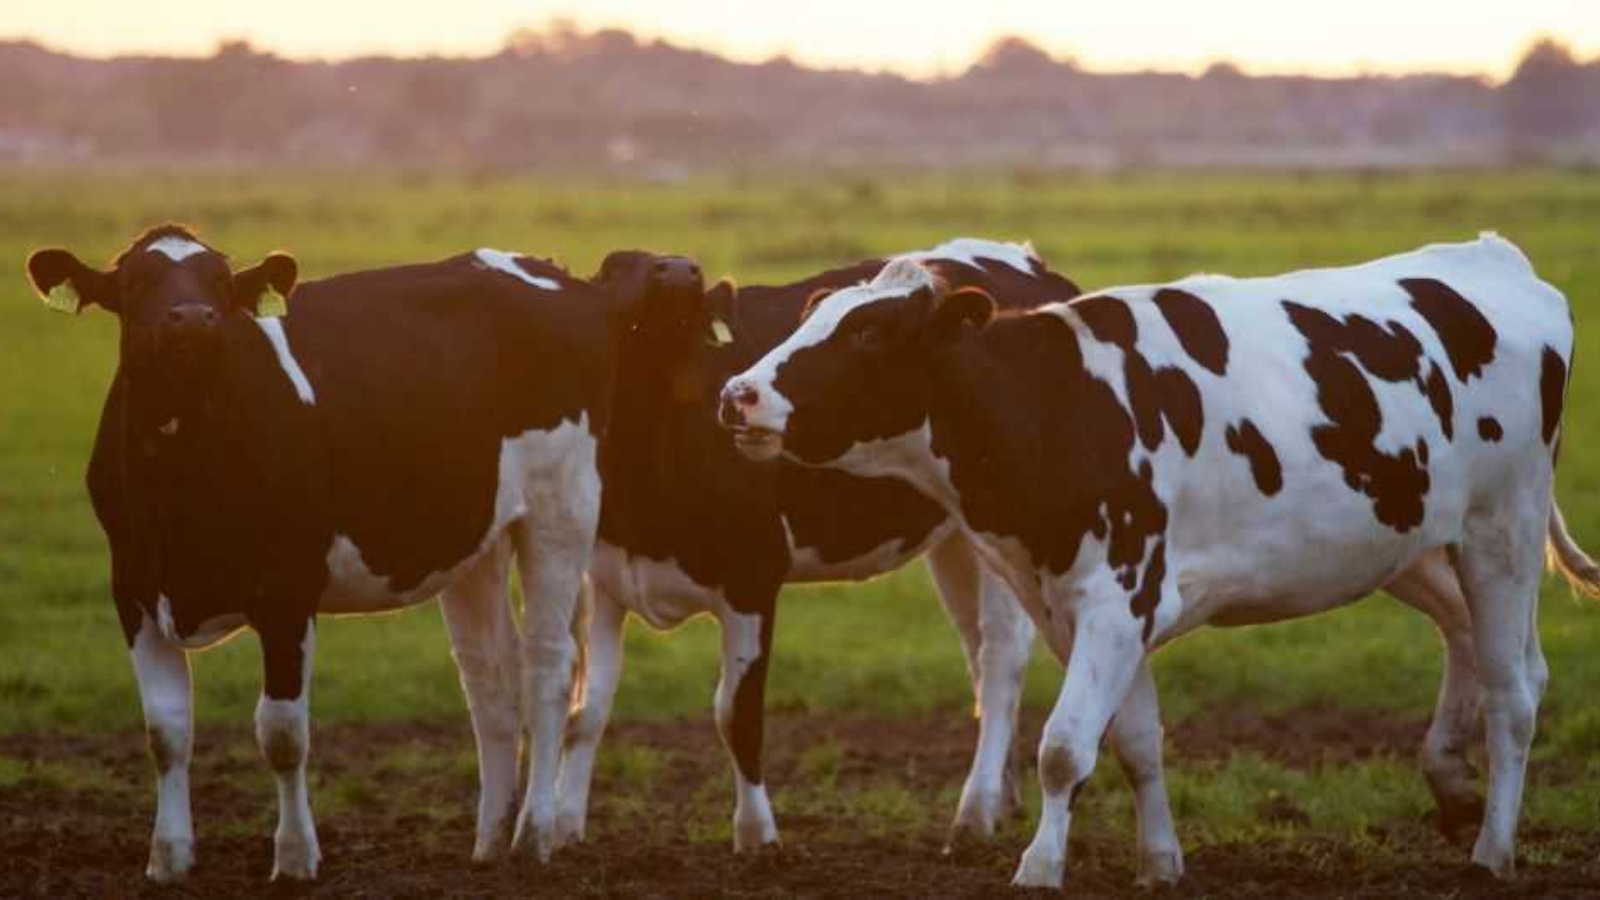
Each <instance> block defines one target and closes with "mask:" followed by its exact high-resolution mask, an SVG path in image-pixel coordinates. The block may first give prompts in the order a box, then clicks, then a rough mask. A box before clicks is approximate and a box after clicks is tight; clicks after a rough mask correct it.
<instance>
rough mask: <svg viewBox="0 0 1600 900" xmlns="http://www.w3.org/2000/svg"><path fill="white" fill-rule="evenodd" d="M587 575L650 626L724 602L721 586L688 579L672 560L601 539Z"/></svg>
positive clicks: (670, 623)
mask: <svg viewBox="0 0 1600 900" xmlns="http://www.w3.org/2000/svg"><path fill="white" fill-rule="evenodd" d="M589 577H590V578H592V579H594V583H595V587H596V588H597V589H598V590H599V591H600V592H601V593H603V594H605V595H606V596H607V597H608V598H609V599H610V600H611V601H612V602H614V603H616V604H618V605H620V606H622V607H623V608H625V609H627V610H628V611H629V612H632V613H633V614H635V615H637V616H638V617H639V618H641V619H643V620H645V621H646V622H648V623H649V624H650V627H652V628H658V629H667V628H674V627H677V626H678V625H680V624H682V623H683V622H684V621H685V620H687V619H689V618H690V617H691V616H696V615H699V614H700V613H710V612H715V611H716V610H718V609H720V608H721V607H723V606H725V605H726V604H727V598H726V597H725V596H724V595H723V593H722V589H721V588H713V587H708V586H706V585H703V584H701V583H699V582H698V581H695V580H694V579H693V578H690V577H689V573H687V572H685V571H684V570H683V567H682V566H680V565H679V564H678V561H677V560H676V559H666V560H660V559H651V558H649V557H647V556H634V555H631V554H629V553H628V552H627V551H626V550H623V549H622V548H621V547H618V546H616V545H614V544H610V543H607V542H605V541H599V542H597V543H596V544H595V548H594V561H593V562H592V563H590V565H589Z"/></svg>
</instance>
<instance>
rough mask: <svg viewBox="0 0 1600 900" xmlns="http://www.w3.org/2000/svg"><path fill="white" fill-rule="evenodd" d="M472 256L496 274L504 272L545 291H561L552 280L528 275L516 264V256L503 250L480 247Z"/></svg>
mask: <svg viewBox="0 0 1600 900" xmlns="http://www.w3.org/2000/svg"><path fill="white" fill-rule="evenodd" d="M473 255H474V256H476V257H478V261H479V262H481V263H483V265H484V266H485V267H486V268H490V269H494V270H495V271H498V272H504V273H506V274H507V275H510V276H512V277H513V278H518V279H521V280H522V281H526V282H527V283H528V284H531V285H533V286H534V287H536V288H543V289H544V290H547V291H559V290H561V285H560V284H559V283H558V282H556V281H555V279H553V278H544V277H541V276H538V275H530V274H528V270H526V269H524V268H523V267H522V266H520V265H518V264H517V255H516V254H515V253H507V252H506V251H504V250H494V249H491V248H489V247H482V248H480V249H478V250H477V251H476V252H474V253H473Z"/></svg>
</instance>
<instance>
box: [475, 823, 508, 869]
mask: <svg viewBox="0 0 1600 900" xmlns="http://www.w3.org/2000/svg"><path fill="white" fill-rule="evenodd" d="M510 849H511V840H510V835H508V834H506V832H505V831H504V830H503V829H502V830H498V831H495V832H494V833H493V834H491V835H489V836H487V837H479V838H478V840H477V841H476V842H475V843H474V844H473V845H472V861H473V862H475V863H484V864H487V863H493V862H499V861H500V860H502V859H504V858H505V856H506V851H508V850H510Z"/></svg>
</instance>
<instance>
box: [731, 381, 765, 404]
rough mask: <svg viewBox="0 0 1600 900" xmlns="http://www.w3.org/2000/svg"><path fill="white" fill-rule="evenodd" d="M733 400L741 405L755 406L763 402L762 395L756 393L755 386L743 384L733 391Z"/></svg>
mask: <svg viewBox="0 0 1600 900" xmlns="http://www.w3.org/2000/svg"><path fill="white" fill-rule="evenodd" d="M733 402H735V403H737V404H739V405H740V406H755V405H756V404H757V403H759V402H761V395H760V394H758V393H756V389H755V388H753V387H751V386H749V385H741V386H740V387H739V388H738V390H736V391H734V392H733Z"/></svg>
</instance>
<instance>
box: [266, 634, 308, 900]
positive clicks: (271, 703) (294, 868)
mask: <svg viewBox="0 0 1600 900" xmlns="http://www.w3.org/2000/svg"><path fill="white" fill-rule="evenodd" d="M257 630H258V631H259V633H260V635H261V655H262V658H263V660H264V662H265V668H266V678H265V683H264V685H263V686H262V691H261V700H260V702H258V703H257V704H256V743H257V744H258V745H259V746H260V747H261V756H262V757H263V758H264V759H266V761H267V766H268V767H269V768H271V769H272V774H273V777H274V778H275V779H276V780H277V782H278V831H277V834H276V835H275V839H274V845H275V852H274V855H273V862H272V878H273V880H274V881H276V880H278V879H279V878H285V879H294V880H299V881H309V880H311V879H313V878H316V877H317V864H318V863H319V862H320V861H321V859H322V850H321V849H320V848H319V847H318V846H317V829H316V825H315V824H313V822H312V821H311V801H310V798H309V797H308V796H307V795H306V756H307V754H308V753H309V752H310V750H311V722H310V703H309V701H310V697H311V657H312V653H313V652H314V649H315V647H316V623H315V622H314V621H313V620H312V619H309V618H307V619H303V620H301V621H300V622H299V623H298V624H297V625H290V626H285V627H272V628H265V629H263V628H259V627H258V629H257Z"/></svg>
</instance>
